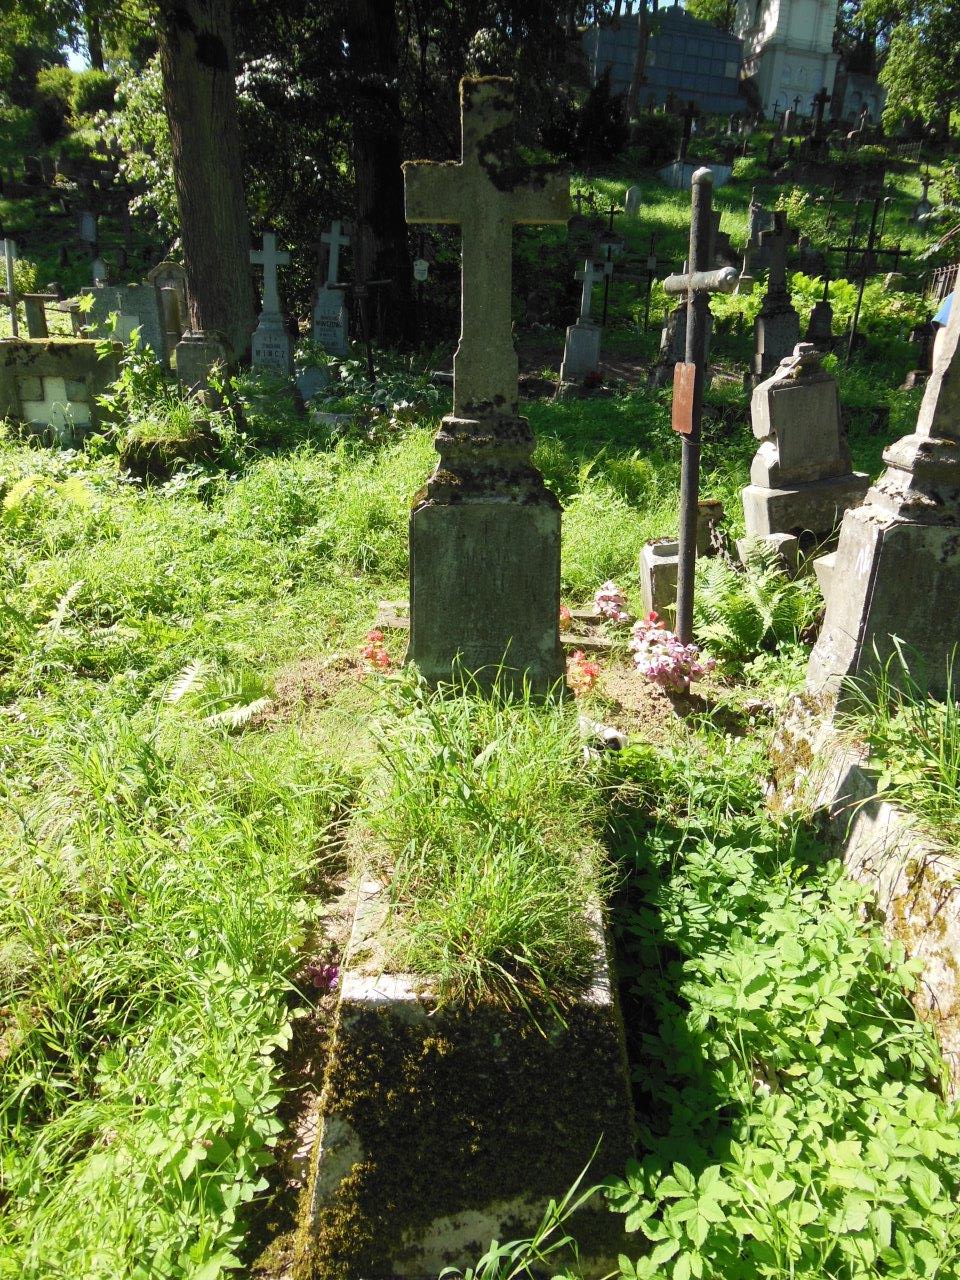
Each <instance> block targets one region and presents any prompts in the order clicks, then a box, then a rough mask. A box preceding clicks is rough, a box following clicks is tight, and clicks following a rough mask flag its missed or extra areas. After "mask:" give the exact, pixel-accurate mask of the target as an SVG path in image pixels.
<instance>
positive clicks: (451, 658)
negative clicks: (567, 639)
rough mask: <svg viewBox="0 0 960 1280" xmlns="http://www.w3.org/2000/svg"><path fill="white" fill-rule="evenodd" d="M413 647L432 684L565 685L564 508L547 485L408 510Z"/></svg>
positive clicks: (544, 688)
mask: <svg viewBox="0 0 960 1280" xmlns="http://www.w3.org/2000/svg"><path fill="white" fill-rule="evenodd" d="M410 617H411V623H410V647H409V649H408V651H407V661H408V662H414V663H416V665H417V667H418V668H419V670H420V672H421V674H422V675H423V676H424V678H425V679H426V680H427V682H428V683H429V684H431V685H434V686H435V685H437V684H439V683H441V682H443V681H448V680H450V679H451V678H452V677H454V676H455V675H456V673H457V671H458V669H459V670H460V671H462V672H463V673H469V674H470V675H472V676H474V677H475V678H476V680H477V681H478V683H479V684H480V686H481V687H482V688H485V689H490V688H492V687H493V686H494V685H498V684H502V685H504V686H506V687H507V688H514V689H517V690H519V689H520V688H521V687H522V685H523V683H524V681H526V682H527V683H528V684H529V686H530V689H531V691H532V692H534V693H536V694H541V695H542V694H546V693H548V692H550V690H552V689H554V688H556V687H560V688H561V689H562V682H563V677H564V671H565V664H564V658H563V651H562V649H561V646H560V632H559V617H560V506H559V503H558V502H557V500H556V498H554V496H553V495H552V494H551V493H549V491H548V490H546V489H545V488H544V489H543V492H542V494H541V495H539V496H537V495H534V496H533V497H532V500H531V498H530V496H528V497H527V498H524V499H520V500H516V499H514V498H511V497H503V496H501V495H498V494H497V493H496V492H488V493H478V494H465V495H463V496H462V497H459V500H453V501H450V502H443V501H436V500H433V499H428V500H427V501H425V502H423V503H421V504H420V505H419V506H417V507H415V508H414V510H413V512H412V514H411V517H410Z"/></svg>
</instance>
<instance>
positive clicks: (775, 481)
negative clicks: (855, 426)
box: [743, 342, 870, 542]
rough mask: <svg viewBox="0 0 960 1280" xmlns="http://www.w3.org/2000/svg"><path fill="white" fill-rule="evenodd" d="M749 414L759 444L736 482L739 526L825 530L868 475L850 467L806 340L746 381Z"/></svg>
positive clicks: (834, 408) (832, 387)
mask: <svg viewBox="0 0 960 1280" xmlns="http://www.w3.org/2000/svg"><path fill="white" fill-rule="evenodd" d="M750 417H751V421H752V425H753V434H754V435H755V436H756V438H757V439H758V440H759V441H760V448H759V449H758V450H757V452H756V454H755V455H754V459H753V462H752V463H751V466H750V484H749V485H747V487H746V488H745V489H744V490H743V512H744V516H745V518H746V527H747V534H748V535H751V534H753V535H756V536H759V537H769V536H771V535H776V534H790V535H792V536H794V537H803V535H806V536H807V540H808V541H811V540H812V541H815V542H821V541H823V540H824V539H826V538H829V537H830V536H831V535H832V534H833V533H834V531H835V530H836V528H837V525H838V524H839V522H840V519H841V517H842V516H843V513H844V512H845V511H846V510H847V509H848V508H850V507H855V506H858V505H859V503H860V502H861V501H862V500H863V495H864V494H865V493H866V491H867V487H868V485H869V483H870V479H869V477H868V476H867V475H865V474H862V473H860V472H856V471H854V470H853V468H852V465H851V462H850V450H849V449H848V448H847V441H846V437H845V435H844V431H843V427H842V426H841V423H840V397H839V393H838V391H837V383H836V379H835V378H833V377H832V376H831V375H830V374H829V373H827V372H826V371H825V370H824V368H823V367H822V365H821V363H820V356H819V354H818V352H817V351H816V350H815V348H814V347H813V346H812V345H811V344H810V343H807V342H803V343H800V344H799V345H798V346H797V347H796V349H795V350H794V352H793V354H792V355H790V356H788V357H787V358H786V359H785V360H784V361H783V362H782V363H781V365H780V367H779V368H778V369H777V371H776V373H775V374H774V375H773V377H771V378H768V379H767V380H766V382H761V383H760V385H759V386H758V387H755V388H754V392H753V398H752V399H751V402H750Z"/></svg>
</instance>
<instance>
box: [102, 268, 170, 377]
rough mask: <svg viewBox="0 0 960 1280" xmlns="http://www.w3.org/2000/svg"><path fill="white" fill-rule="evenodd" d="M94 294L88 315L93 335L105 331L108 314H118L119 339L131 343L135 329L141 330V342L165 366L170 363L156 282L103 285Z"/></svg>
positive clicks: (116, 330) (117, 329) (117, 331)
mask: <svg viewBox="0 0 960 1280" xmlns="http://www.w3.org/2000/svg"><path fill="white" fill-rule="evenodd" d="M91 293H92V297H93V304H92V305H91V307H90V310H89V311H88V312H87V318H86V329H87V331H88V332H89V333H90V334H92V335H94V336H96V335H103V334H105V333H106V332H107V320H108V317H109V316H111V315H113V314H114V313H116V315H117V326H116V329H115V330H114V332H115V335H116V338H117V340H118V341H120V342H129V340H130V335H131V334H132V333H133V330H134V329H139V330H140V342H141V344H142V345H143V346H144V347H148V348H149V349H150V350H151V351H152V352H153V353H154V355H155V356H156V357H157V359H158V360H159V361H160V363H161V364H162V365H164V366H166V365H167V363H168V361H167V342H166V336H165V332H164V321H163V314H162V312H161V310H160V301H159V299H158V297H157V291H156V289H154V287H153V285H152V284H120V285H100V286H98V287H96V288H94V289H93V290H92V291H91Z"/></svg>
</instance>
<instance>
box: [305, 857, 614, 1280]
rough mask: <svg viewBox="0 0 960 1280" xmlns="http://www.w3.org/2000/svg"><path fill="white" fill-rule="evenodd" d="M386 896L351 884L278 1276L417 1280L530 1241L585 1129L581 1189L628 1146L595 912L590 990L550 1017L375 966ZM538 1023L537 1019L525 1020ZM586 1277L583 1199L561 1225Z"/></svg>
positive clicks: (605, 1236)
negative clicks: (309, 1162) (313, 1119)
mask: <svg viewBox="0 0 960 1280" xmlns="http://www.w3.org/2000/svg"><path fill="white" fill-rule="evenodd" d="M386 896H387V894H386V890H385V889H384V888H383V886H381V885H380V884H379V883H378V882H377V881H370V880H362V881H361V883H360V885H359V886H358V889H357V909H356V916H355V923H354V928H353V936H352V939H351V943H350V947H349V951H348V954H347V957H346V961H345V964H344V967H343V977H342V982H341V990H340V1001H339V1006H338V1010H337V1015H336V1027H335V1036H336V1039H335V1042H334V1047H333V1050H332V1053H331V1056H330V1059H329V1062H328V1066H327V1073H326V1078H325V1081H324V1085H323V1092H322V1097H321V1099H320V1102H319V1106H318V1111H319V1139H318V1141H317V1145H316V1148H315V1152H314V1160H313V1166H312V1174H311V1179H310V1182H309V1184H308V1188H307V1191H306V1193H305V1203H304V1207H303V1211H302V1217H301V1228H300V1233H299V1237H298V1240H297V1246H296V1251H295V1261H294V1267H293V1277H294V1280H306V1278H307V1277H309V1278H310V1280H387V1277H390V1278H392V1277H409V1278H411V1280H413V1278H416V1280H421V1278H422V1280H427V1277H435V1276H437V1275H438V1274H439V1273H440V1271H441V1270H442V1268H443V1267H445V1266H450V1265H456V1266H460V1267H465V1266H467V1265H472V1264H474V1263H475V1262H476V1261H477V1260H478V1259H479V1257H480V1256H481V1255H482V1254H483V1253H484V1252H485V1251H486V1249H487V1248H488V1247H489V1244H490V1241H491V1239H493V1238H498V1239H501V1240H503V1239H513V1238H516V1237H517V1236H522V1235H525V1234H529V1233H531V1232H532V1231H533V1230H534V1229H535V1228H536V1227H537V1225H538V1224H539V1222H540V1219H541V1216H542V1214H543V1211H544V1209H545V1208H546V1205H547V1202H548V1201H549V1200H550V1199H551V1198H559V1197H560V1196H562V1195H563V1194H564V1192H565V1191H566V1190H567V1189H568V1188H569V1187H570V1186H572V1185H573V1183H574V1182H575V1181H576V1179H577V1178H578V1176H579V1175H580V1173H581V1172H582V1170H583V1169H584V1168H585V1166H586V1165H587V1164H588V1163H589V1162H590V1158H591V1155H592V1154H593V1151H594V1148H595V1146H596V1145H597V1142H598V1140H600V1139H601V1135H602V1142H601V1143H600V1148H599V1152H598V1155H597V1158H596V1160H595V1161H594V1162H593V1164H592V1165H591V1167H590V1171H589V1174H588V1175H587V1176H588V1178H589V1179H590V1182H595V1181H599V1180H600V1179H601V1178H602V1177H603V1176H604V1175H606V1174H609V1173H615V1172H620V1171H622V1169H623V1167H624V1164H625V1162H626V1160H627V1159H628V1158H629V1157H630V1156H631V1155H632V1153H633V1140H634V1139H633V1113H632V1103H631V1097H630V1088H629V1077H628V1068H627V1061H626V1054H625V1050H624V1042H623V1030H622V1025H621V1020H620V1014H619V1009H618V1006H617V1002H616V996H615V988H614V985H613V983H612V980H611V974H610V970H609V966H608V963H607V951H606V940H605V937H604V933H603V929H602V927H601V924H600V916H599V910H597V909H596V908H593V909H589V908H587V907H585V910H586V911H587V912H588V916H589V918H590V919H591V922H592V924H593V926H594V928H595V930H596V936H597V944H598V949H597V960H596V968H595V972H594V976H593V981H592V984H591V985H590V986H589V987H588V988H587V989H586V990H585V991H584V992H583V994H582V995H581V996H580V997H579V998H578V999H577V1000H576V1001H575V1002H574V1003H573V1005H572V1007H570V1008H568V1009H565V1011H564V1022H563V1023H561V1022H560V1021H559V1020H557V1019H556V1018H555V1017H554V1016H553V1015H551V1014H550V1013H549V1011H548V1010H546V1009H544V1008H542V1007H540V1006H539V1005H538V1006H537V1008H536V1020H535V1019H534V1018H533V1017H532V1016H531V1014H530V1013H528V1012H524V1011H523V1010H521V1009H506V1008H504V1007H503V1006H502V1005H495V1004H492V1003H488V1002H481V1003H480V1004H478V1005H477V1006H476V1007H473V1008H470V1009H467V1008H450V1007H447V1008H441V1009H437V1007H436V1002H435V1000H434V999H433V997H432V996H431V993H430V984H429V982H427V981H426V980H419V981H418V980H417V979H415V978H414V977H413V976H411V975H410V974H402V973H390V972H385V971H384V970H383V968H382V967H381V965H379V964H378V963H377V962H376V959H375V957H376V956H377V954H378V951H379V946H378V939H379V938H380V937H381V931H382V930H383V929H384V928H385V927H386V923H387V921H386V913H385V906H386V903H385V899H386ZM538 1022H539V1025H537V1023H538ZM571 1230H572V1232H573V1233H574V1234H575V1235H576V1237H577V1239H578V1241H579V1242H580V1246H581V1251H582V1252H581V1261H582V1263H583V1264H584V1268H585V1269H584V1274H585V1275H587V1276H600V1275H603V1274H605V1273H607V1272H609V1271H610V1270H611V1269H615V1268H616V1257H617V1254H618V1252H621V1251H624V1246H625V1242H626V1237H625V1236H624V1235H623V1221H622V1219H620V1218H618V1216H617V1215H615V1214H612V1213H610V1212H609V1211H608V1210H606V1209H605V1208H604V1207H603V1205H602V1201H601V1200H600V1199H599V1197H597V1198H595V1202H594V1204H593V1205H591V1206H590V1207H588V1208H586V1209H585V1210H582V1211H581V1212H580V1213H579V1214H578V1215H577V1216H576V1218H575V1219H574V1221H573V1223H572V1224H571Z"/></svg>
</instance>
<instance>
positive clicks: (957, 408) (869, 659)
mask: <svg viewBox="0 0 960 1280" xmlns="http://www.w3.org/2000/svg"><path fill="white" fill-rule="evenodd" d="M883 457H884V461H885V462H886V464H887V467H886V470H885V471H884V472H883V474H882V475H881V476H880V478H879V480H877V482H876V484H874V485H872V486H871V488H870V490H869V492H868V493H867V496H866V500H865V501H864V503H863V505H862V506H860V507H857V508H856V510H854V511H848V512H847V514H846V515H845V516H844V519H843V528H842V529H841V532H840V545H839V547H838V548H837V552H836V559H835V561H834V564H833V568H832V570H831V572H830V574H829V580H828V586H827V592H826V595H827V615H826V618H825V620H824V624H823V630H822V631H821V633H820V638H819V640H818V641H817V643H816V646H815V648H814V650H813V653H812V654H811V656H810V664H809V666H808V668H807V686H808V688H809V689H811V690H812V691H813V692H820V691H830V692H837V691H838V690H839V689H840V686H841V683H842V681H843V679H844V677H847V676H855V675H857V674H858V673H859V672H862V671H864V670H865V669H869V668H871V667H873V666H875V665H876V663H877V661H879V662H883V661H884V660H885V659H887V658H888V657H890V656H891V654H892V653H893V652H894V637H897V638H899V640H901V641H902V642H903V643H904V644H906V645H907V646H909V649H908V650H907V654H906V656H907V657H908V659H909V658H910V657H911V656H912V654H913V655H916V657H917V658H919V660H920V661H921V662H922V664H923V666H924V667H925V674H926V677H927V680H928V682H929V688H930V691H931V692H932V693H934V694H935V695H937V696H939V697H943V696H945V694H946V692H947V674H948V668H949V664H950V661H951V655H952V653H953V652H954V651H955V649H956V646H957V645H958V643H960V606H958V601H960V307H954V308H953V310H952V312H951V315H950V320H949V322H948V324H947V327H946V333H945V338H944V341H943V344H942V346H941V347H940V349H939V350H938V352H937V354H936V356H935V357H934V364H933V372H932V374H931V375H930V379H929V381H928V382H927V385H926V389H925V391H924V396H923V402H922V404H921V406H920V413H919V415H918V417H917V425H916V428H915V430H914V432H913V433H912V434H911V435H907V436H903V437H902V438H901V439H900V440H897V441H896V442H895V443H894V444H892V445H890V446H889V447H888V448H887V449H886V450H885V451H884V455H883ZM911 651H912V654H911Z"/></svg>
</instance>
